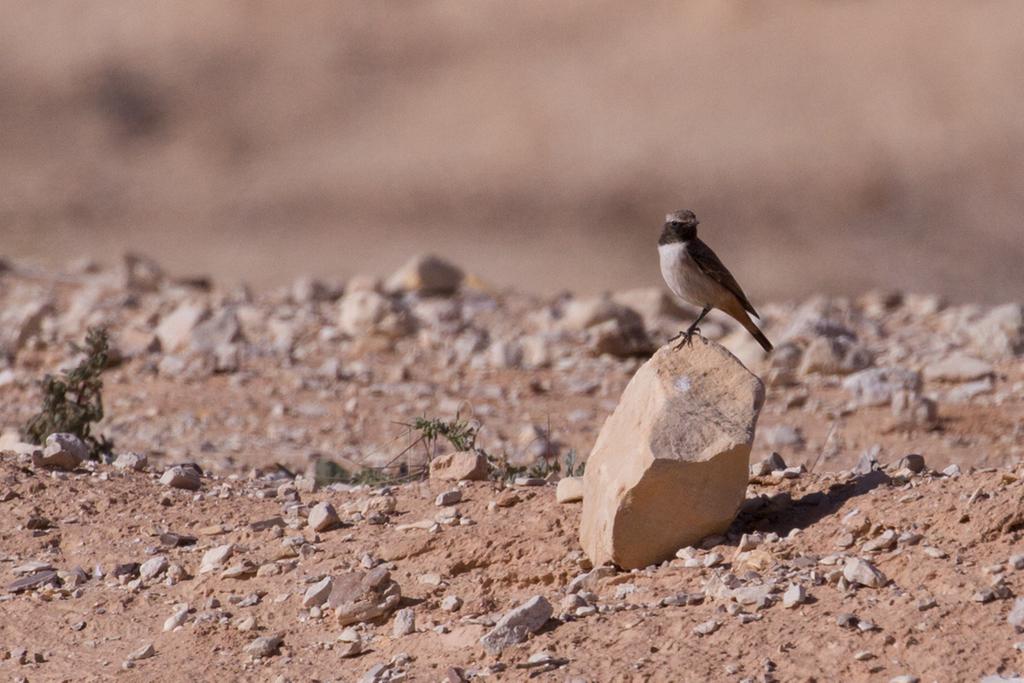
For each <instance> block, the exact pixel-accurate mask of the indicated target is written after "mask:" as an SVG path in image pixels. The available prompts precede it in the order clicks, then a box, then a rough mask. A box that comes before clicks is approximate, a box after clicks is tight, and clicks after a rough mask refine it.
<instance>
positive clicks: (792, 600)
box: [782, 583, 807, 609]
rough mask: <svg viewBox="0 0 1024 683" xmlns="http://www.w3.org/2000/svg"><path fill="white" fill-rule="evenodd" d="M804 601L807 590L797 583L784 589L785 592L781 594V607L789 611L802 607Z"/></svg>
mask: <svg viewBox="0 0 1024 683" xmlns="http://www.w3.org/2000/svg"><path fill="white" fill-rule="evenodd" d="M806 601H807V589H805V588H804V587H803V586H801V585H800V584H798V583H794V584H792V585H791V586H790V587H789V588H787V589H786V592H785V593H783V594H782V606H783V607H786V608H789V609H791V608H793V607H797V606H799V605H802V604H803V603H804V602H806Z"/></svg>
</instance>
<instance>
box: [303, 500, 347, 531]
mask: <svg viewBox="0 0 1024 683" xmlns="http://www.w3.org/2000/svg"><path fill="white" fill-rule="evenodd" d="M306 521H307V524H308V525H309V528H310V529H312V530H313V531H316V532H317V533H320V532H322V531H327V530H329V529H333V528H334V527H336V526H338V525H340V524H341V518H339V517H338V512H337V510H335V509H334V506H333V505H331V504H330V503H328V502H327V501H323V502H320V503H317V504H316V505H314V506H313V508H312V509H311V510H310V511H309V517H308V518H307V520H306Z"/></svg>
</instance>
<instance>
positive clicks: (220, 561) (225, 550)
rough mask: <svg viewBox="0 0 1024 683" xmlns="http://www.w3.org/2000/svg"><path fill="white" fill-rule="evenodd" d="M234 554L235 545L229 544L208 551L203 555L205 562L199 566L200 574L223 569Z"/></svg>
mask: <svg viewBox="0 0 1024 683" xmlns="http://www.w3.org/2000/svg"><path fill="white" fill-rule="evenodd" d="M233 553H234V545H232V544H231V543H227V544H225V545H219V546H217V547H216V548H211V549H210V550H207V551H206V553H205V554H204V555H203V560H202V562H201V563H200V565H199V573H200V574H206V573H208V572H212V571H215V570H217V569H219V568H220V567H222V566H223V565H224V563H225V562H227V561H228V560H229V559H230V558H231V555H232V554H233Z"/></svg>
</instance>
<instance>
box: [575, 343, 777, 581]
mask: <svg viewBox="0 0 1024 683" xmlns="http://www.w3.org/2000/svg"><path fill="white" fill-rule="evenodd" d="M763 403H764V385H763V384H762V383H761V380H759V379H758V378H757V377H755V376H754V375H753V374H751V373H750V371H748V370H747V369H746V368H745V367H743V365H742V364H741V363H740V362H739V361H738V360H736V358H735V357H733V356H732V355H731V354H730V353H729V352H728V351H726V350H725V349H724V348H722V347H721V346H719V345H718V344H716V343H714V342H712V341H709V340H706V339H703V338H696V339H694V341H693V344H691V345H689V346H685V347H683V348H681V349H678V350H676V349H674V348H673V347H672V346H665V347H663V348H662V349H661V350H660V351H658V353H656V354H655V355H654V357H653V358H651V359H650V360H649V361H647V362H646V363H645V364H644V365H643V366H642V367H641V368H640V369H639V370H638V371H637V373H636V374H635V375H634V376H633V379H632V380H630V382H629V385H628V386H627V387H626V390H625V391H624V392H623V394H622V398H621V399H619V405H618V406H617V407H616V409H615V412H614V413H612V415H611V417H609V418H608V420H607V421H606V422H605V424H604V427H603V428H602V429H601V433H600V434H599V435H598V437H597V443H596V444H595V445H594V449H593V451H592V452H591V454H590V458H589V460H588V461H587V470H586V474H585V475H584V478H583V479H584V486H583V516H582V520H581V522H580V543H581V545H582V546H583V549H584V551H586V553H587V555H588V556H589V557H590V559H591V561H592V562H593V563H594V564H595V565H600V564H603V563H605V562H609V561H611V562H614V563H615V564H617V565H619V566H620V567H623V568H625V569H633V568H637V567H644V566H647V565H650V564H653V563H657V562H660V561H662V560H666V559H669V558H671V557H673V556H674V554H675V552H676V550H678V549H679V548H681V547H683V546H687V545H696V544H697V543H698V542H699V541H700V539H702V538H704V537H705V536H709V535H712V534H716V533H721V532H723V531H725V530H726V528H728V526H729V524H730V523H731V522H732V520H733V517H734V516H735V514H736V511H737V510H738V508H739V506H740V503H742V501H743V498H744V495H745V491H746V487H747V471H748V470H747V468H748V466H749V457H750V447H751V444H752V443H753V441H754V429H755V426H756V424H757V417H758V413H759V412H760V410H761V405H762V404H763Z"/></svg>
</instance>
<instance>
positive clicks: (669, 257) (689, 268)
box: [658, 242, 723, 308]
mask: <svg viewBox="0 0 1024 683" xmlns="http://www.w3.org/2000/svg"><path fill="white" fill-rule="evenodd" d="M658 256H659V258H660V260H661V276H662V277H663V278H665V284H667V285H668V288H669V289H671V290H672V292H673V293H674V294H675V295H676V296H678V297H679V298H680V299H682V300H683V301H685V302H686V303H688V304H690V305H692V306H697V307H698V308H703V307H704V306H708V305H711V306H716V305H717V304H718V302H719V301H720V300H721V298H722V295H723V288H722V286H721V285H720V284H718V283H717V282H715V281H714V280H713V279H711V278H710V277H708V276H707V275H705V274H704V273H703V272H702V271H701V269H700V268H699V267H698V266H697V264H696V263H694V261H693V259H692V258H690V255H689V254H688V253H687V251H686V242H673V243H671V244H660V245H658Z"/></svg>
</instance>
